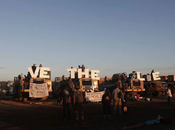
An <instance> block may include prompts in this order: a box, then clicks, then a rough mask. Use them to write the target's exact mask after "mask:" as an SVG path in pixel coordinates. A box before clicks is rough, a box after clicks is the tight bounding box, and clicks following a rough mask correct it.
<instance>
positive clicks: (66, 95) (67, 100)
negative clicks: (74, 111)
mask: <svg viewBox="0 0 175 130" xmlns="http://www.w3.org/2000/svg"><path fill="white" fill-rule="evenodd" d="M62 96H63V118H64V119H65V118H66V113H67V114H68V118H69V119H71V111H70V105H71V95H70V92H69V90H68V86H67V85H66V86H65V88H64V90H63V95H62ZM66 111H67V112H66Z"/></svg>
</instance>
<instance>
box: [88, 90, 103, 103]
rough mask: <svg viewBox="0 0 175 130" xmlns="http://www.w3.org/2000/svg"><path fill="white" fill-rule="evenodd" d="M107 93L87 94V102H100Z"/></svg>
mask: <svg viewBox="0 0 175 130" xmlns="http://www.w3.org/2000/svg"><path fill="white" fill-rule="evenodd" d="M104 93H105V91H101V92H86V93H85V98H86V101H87V102H89V101H90V102H100V101H101V100H102V96H103V94H104Z"/></svg>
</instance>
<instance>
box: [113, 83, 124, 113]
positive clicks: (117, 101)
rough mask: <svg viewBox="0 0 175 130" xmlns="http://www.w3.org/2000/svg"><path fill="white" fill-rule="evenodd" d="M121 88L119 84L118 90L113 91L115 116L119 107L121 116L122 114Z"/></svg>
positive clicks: (117, 85)
mask: <svg viewBox="0 0 175 130" xmlns="http://www.w3.org/2000/svg"><path fill="white" fill-rule="evenodd" d="M119 87H120V84H119V83H117V84H116V89H114V90H113V92H112V97H113V106H114V109H113V114H116V108H117V106H118V110H119V114H120V115H121V114H122V110H121V108H122V99H121V97H122V91H121V90H120V89H119Z"/></svg>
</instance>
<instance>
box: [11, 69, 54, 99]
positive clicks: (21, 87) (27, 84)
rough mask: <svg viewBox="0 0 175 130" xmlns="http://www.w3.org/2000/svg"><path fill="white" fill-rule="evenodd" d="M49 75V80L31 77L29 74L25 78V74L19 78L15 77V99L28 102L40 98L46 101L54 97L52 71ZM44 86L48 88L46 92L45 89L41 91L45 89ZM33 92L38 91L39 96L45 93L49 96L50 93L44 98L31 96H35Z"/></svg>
mask: <svg viewBox="0 0 175 130" xmlns="http://www.w3.org/2000/svg"><path fill="white" fill-rule="evenodd" d="M47 73H48V75H49V78H43V77H39V76H37V77H31V76H30V74H29V73H28V75H27V76H25V77H24V76H23V74H21V75H18V77H14V91H13V93H14V94H13V95H14V98H15V99H18V100H19V101H21V100H24V101H27V100H28V98H31V99H36V98H40V99H41V100H46V99H47V98H48V96H51V95H52V80H51V71H48V72H47ZM43 84H45V86H47V88H46V87H45V90H44V89H42V90H41V87H43V86H42V85H43ZM31 85H33V88H32V89H31ZM34 89H35V90H34ZM33 91H37V92H38V94H39V93H44V91H46V94H45V95H47V93H48V96H42V95H40V96H38V95H33V96H29V95H31V94H33ZM37 92H36V93H37ZM29 93H31V94H29Z"/></svg>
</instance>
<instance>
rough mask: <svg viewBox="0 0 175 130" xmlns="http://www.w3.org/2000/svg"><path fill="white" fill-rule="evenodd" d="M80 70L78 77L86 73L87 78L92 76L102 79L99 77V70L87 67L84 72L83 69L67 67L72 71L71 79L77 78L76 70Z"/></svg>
mask: <svg viewBox="0 0 175 130" xmlns="http://www.w3.org/2000/svg"><path fill="white" fill-rule="evenodd" d="M77 70H78V78H82V75H85V78H92V79H96V80H100V77H98V73H100V71H99V70H91V71H89V69H85V71H84V72H82V69H81V68H79V69H73V68H71V69H67V71H69V72H70V73H71V79H74V78H75V72H76V71H77ZM89 72H91V77H90V76H89Z"/></svg>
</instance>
